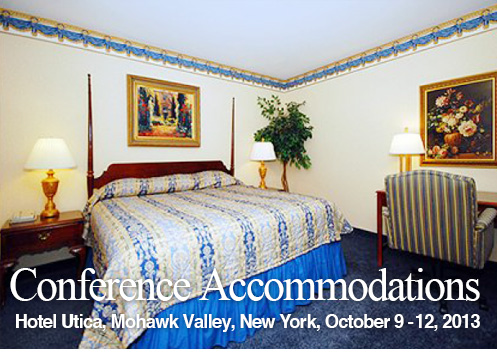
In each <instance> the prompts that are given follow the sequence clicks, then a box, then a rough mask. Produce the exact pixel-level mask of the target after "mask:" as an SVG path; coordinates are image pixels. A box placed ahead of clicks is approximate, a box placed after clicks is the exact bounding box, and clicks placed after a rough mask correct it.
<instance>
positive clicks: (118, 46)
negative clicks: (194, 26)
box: [0, 8, 285, 90]
mask: <svg viewBox="0 0 497 354" xmlns="http://www.w3.org/2000/svg"><path fill="white" fill-rule="evenodd" d="M0 24H1V25H2V29H3V31H4V32H7V31H9V30H12V29H13V30H17V31H20V32H31V34H32V35H33V36H37V35H38V34H40V35H42V36H44V37H45V38H55V37H57V38H58V40H59V42H64V40H68V41H70V42H71V43H72V44H76V45H77V44H80V45H82V46H83V47H88V46H89V45H90V46H92V47H93V48H94V49H97V50H98V49H100V50H104V51H106V52H107V53H113V54H117V55H124V56H128V57H131V56H133V57H134V58H137V59H142V60H145V61H150V60H153V61H155V62H156V63H158V64H160V63H162V64H163V65H164V66H166V65H172V66H174V67H176V68H179V69H183V70H187V71H191V72H199V73H202V74H209V75H216V76H219V77H221V78H225V79H233V80H236V81H239V82H247V83H251V84H255V85H259V86H265V87H269V88H272V89H277V90H284V89H285V83H284V81H282V80H280V79H277V78H274V77H270V76H267V75H262V74H258V73H254V72H251V71H248V70H243V69H238V68H234V67H232V66H228V65H223V64H219V63H216V62H212V61H208V60H205V59H200V58H196V57H192V56H189V55H185V54H181V53H177V52H173V51H170V50H166V49H162V48H158V47H153V46H149V45H146V44H142V43H138V42H134V41H130V40H126V39H122V38H118V37H114V36H109V35H107V34H103V33H99V32H96V31H91V30H86V29H84V28H81V27H76V26H72V25H68V24H65V23H61V22H56V21H53V20H49V19H45V18H41V17H36V16H32V15H28V14H25V13H21V12H17V11H14V10H9V9H2V8H0Z"/></svg>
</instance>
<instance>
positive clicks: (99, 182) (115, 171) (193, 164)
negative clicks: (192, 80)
mask: <svg viewBox="0 0 497 354" xmlns="http://www.w3.org/2000/svg"><path fill="white" fill-rule="evenodd" d="M214 170H215V171H223V172H226V173H229V174H230V175H232V176H234V175H235V98H234V97H233V101H232V110H231V164H230V168H229V169H228V168H226V166H225V165H224V163H223V162H222V161H220V160H213V161H182V162H132V163H113V164H111V165H109V167H107V170H105V171H104V172H103V173H102V175H101V176H100V177H95V176H94V172H93V114H92V102H91V75H90V74H88V172H87V175H86V181H87V189H88V198H90V197H91V196H92V194H93V190H94V189H95V188H100V187H103V186H104V185H106V184H107V183H109V182H112V181H115V180H117V179H121V178H148V177H159V176H167V175H173V174H178V173H196V172H202V171H214Z"/></svg>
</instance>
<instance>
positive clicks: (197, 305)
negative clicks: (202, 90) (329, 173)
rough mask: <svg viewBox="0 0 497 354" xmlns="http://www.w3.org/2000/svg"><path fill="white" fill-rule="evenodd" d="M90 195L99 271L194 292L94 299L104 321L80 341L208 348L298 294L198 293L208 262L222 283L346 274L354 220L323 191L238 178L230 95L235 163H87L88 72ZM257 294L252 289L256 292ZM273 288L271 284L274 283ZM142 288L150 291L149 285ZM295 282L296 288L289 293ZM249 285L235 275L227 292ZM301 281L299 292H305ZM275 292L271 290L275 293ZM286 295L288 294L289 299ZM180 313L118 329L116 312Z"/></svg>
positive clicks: (91, 241) (88, 214)
mask: <svg viewBox="0 0 497 354" xmlns="http://www.w3.org/2000/svg"><path fill="white" fill-rule="evenodd" d="M88 94H89V101H88V102H89V106H88V110H89V112H88V175H87V179H88V196H89V198H90V199H89V201H88V203H87V206H86V208H85V218H86V230H87V232H85V239H86V242H87V245H88V246H90V247H91V249H92V252H91V255H92V256H91V261H92V262H91V264H92V267H93V268H94V269H95V270H96V275H97V277H98V278H100V279H102V280H104V281H105V280H115V279H118V280H123V279H133V280H151V281H152V282H153V284H154V285H156V284H158V285H160V284H161V281H163V280H169V281H171V282H172V283H175V282H177V281H178V280H180V279H184V280H186V281H188V282H189V284H190V288H189V290H190V291H189V292H188V293H189V294H190V299H189V300H188V301H179V300H178V299H177V298H175V297H173V298H171V299H169V300H164V301H161V300H157V299H155V300H154V299H150V298H148V299H147V300H145V301H135V300H133V301H124V299H123V298H122V297H121V296H120V295H117V296H116V298H115V299H112V300H105V299H104V300H95V301H94V308H93V311H92V314H91V316H92V318H98V319H100V320H101V321H102V322H103V323H104V324H105V325H106V327H105V329H103V330H100V329H93V328H89V329H86V330H85V333H84V335H83V338H82V341H81V344H80V347H81V348H128V347H129V348H209V347H213V346H226V345H227V344H228V342H230V341H236V342H241V341H244V340H245V339H246V338H247V336H250V335H253V334H254V332H255V329H254V328H246V327H243V326H241V325H240V324H241V317H240V315H242V314H244V315H252V316H254V317H274V318H277V319H278V318H279V315H280V314H283V313H289V312H293V311H294V309H295V306H296V305H302V304H307V303H309V302H310V301H306V300H282V299H280V300H278V301H269V300H268V299H267V298H264V297H262V299H261V301H253V300H250V299H249V297H245V298H244V299H243V300H241V301H234V300H231V301H219V299H220V293H219V292H218V291H214V292H209V293H207V295H206V298H207V299H208V301H202V300H199V296H201V295H202V294H203V292H204V290H205V289H206V288H207V285H208V283H209V280H210V278H211V276H212V274H213V273H214V270H215V271H216V272H217V273H218V274H219V277H220V280H221V283H222V285H223V287H226V286H229V285H230V284H232V283H234V282H236V281H237V280H240V279H242V280H245V281H246V282H247V283H248V282H250V281H251V280H254V279H258V280H260V281H262V282H263V283H266V282H268V281H269V280H271V279H279V280H281V281H283V280H285V279H292V280H293V279H301V280H302V281H303V280H306V279H312V280H318V279H333V280H337V279H339V278H342V277H343V276H344V275H345V273H346V268H345V261H344V257H343V252H342V248H341V245H340V242H337V241H339V240H340V234H342V233H348V232H350V231H351V230H352V229H351V227H350V225H349V224H348V222H347V221H346V220H345V218H344V217H343V216H342V214H341V213H340V212H339V211H338V210H337V209H336V208H335V206H334V205H333V204H331V203H329V202H327V201H326V200H324V199H319V198H314V197H307V196H303V195H297V194H291V193H281V192H279V191H269V190H262V189H259V188H254V187H249V186H246V185H244V184H243V183H242V182H240V181H239V180H237V179H235V178H234V157H235V156H234V145H235V143H234V135H235V134H234V117H235V110H234V103H235V101H234V99H233V106H232V112H231V113H232V117H231V121H232V122H231V123H232V129H231V166H230V169H227V168H226V167H225V165H224V164H223V163H222V162H221V161H189V162H158V163H150V162H147V163H119V164H112V165H110V166H109V167H108V168H107V170H106V171H104V172H103V174H102V175H101V176H100V177H97V178H95V177H94V171H93V126H92V124H93V121H92V119H93V117H92V107H91V81H90V76H88ZM259 290H260V291H262V288H261V289H257V291H256V292H259ZM275 290H276V289H272V290H271V291H270V292H274V291H275ZM144 291H145V294H146V295H150V293H151V288H150V287H148V288H147V287H145V289H144ZM294 291H295V293H296V292H297V289H294V288H292V292H294ZM244 292H246V287H245V285H242V284H241V283H239V282H238V283H236V285H235V293H236V294H238V295H239V294H242V293H244ZM308 292H309V291H308V289H306V291H305V295H309V294H308ZM272 295H273V296H274V295H276V294H272ZM296 297H297V296H296V294H294V298H296ZM207 314H210V315H212V316H214V317H216V318H224V319H230V321H232V322H231V323H232V324H233V327H232V329H230V330H229V331H227V332H224V331H223V330H222V329H214V328H207V329H200V328H192V327H190V328H188V326H187V324H186V323H184V322H183V323H182V322H181V321H183V318H182V316H183V315H188V316H191V315H194V316H195V317H202V316H204V315H207ZM119 316H124V317H125V318H136V317H137V316H138V317H140V318H144V319H145V320H147V319H154V318H156V319H164V321H165V320H167V318H169V316H173V317H177V318H179V321H178V323H179V328H149V329H146V330H145V329H144V328H127V327H125V328H120V327H116V326H113V325H112V323H113V318H115V317H119Z"/></svg>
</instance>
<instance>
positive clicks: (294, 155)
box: [254, 95, 312, 191]
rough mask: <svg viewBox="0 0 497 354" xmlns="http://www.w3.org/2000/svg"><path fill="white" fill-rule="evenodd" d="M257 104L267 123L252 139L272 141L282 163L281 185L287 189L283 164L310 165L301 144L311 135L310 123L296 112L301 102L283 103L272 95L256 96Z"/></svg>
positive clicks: (301, 114)
mask: <svg viewBox="0 0 497 354" xmlns="http://www.w3.org/2000/svg"><path fill="white" fill-rule="evenodd" d="M257 104H258V105H259V107H260V108H261V114H262V116H263V117H265V118H267V119H268V120H269V124H268V125H267V126H266V127H264V128H262V129H259V130H258V131H257V132H255V134H254V138H255V141H262V140H263V139H264V140H265V141H270V142H272V143H273V145H274V152H275V153H276V157H277V158H278V159H279V160H280V161H281V162H282V164H283V173H282V176H281V184H282V185H283V189H284V190H285V191H288V190H289V188H288V181H287V176H286V173H287V167H288V166H289V165H290V166H292V165H293V166H295V167H297V168H298V169H300V168H304V169H308V168H310V167H311V158H310V157H309V155H307V151H306V150H305V146H304V144H305V142H306V141H307V140H308V139H310V138H312V126H311V125H310V120H309V117H307V116H306V115H305V114H304V113H302V112H301V111H300V107H302V106H303V105H304V104H305V102H302V103H296V102H289V103H286V104H285V106H283V105H282V103H281V100H280V98H279V97H278V96H275V95H273V96H271V98H264V97H258V98H257Z"/></svg>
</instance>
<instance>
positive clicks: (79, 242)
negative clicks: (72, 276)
mask: <svg viewBox="0 0 497 354" xmlns="http://www.w3.org/2000/svg"><path fill="white" fill-rule="evenodd" d="M82 233H83V214H82V213H81V212H80V211H68V212H63V213H60V216H59V217H57V218H52V219H41V220H40V218H39V217H38V219H37V220H36V221H33V222H27V223H21V224H10V222H9V221H7V222H6V223H5V225H4V226H3V228H2V230H1V231H0V237H1V249H0V251H1V257H0V307H1V306H3V304H4V303H5V290H6V287H7V284H6V280H7V279H6V276H5V274H6V272H7V271H8V270H9V269H10V268H12V267H13V266H15V265H16V264H17V261H18V259H19V257H21V256H24V255H27V254H36V253H41V252H46V251H52V250H57V249H60V248H63V247H68V248H69V252H70V253H71V254H72V255H74V256H76V257H77V258H78V261H79V265H78V276H79V275H80V274H81V271H82V270H83V267H84V263H85V258H86V248H85V245H84V242H83V239H82V237H81V235H82Z"/></svg>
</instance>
